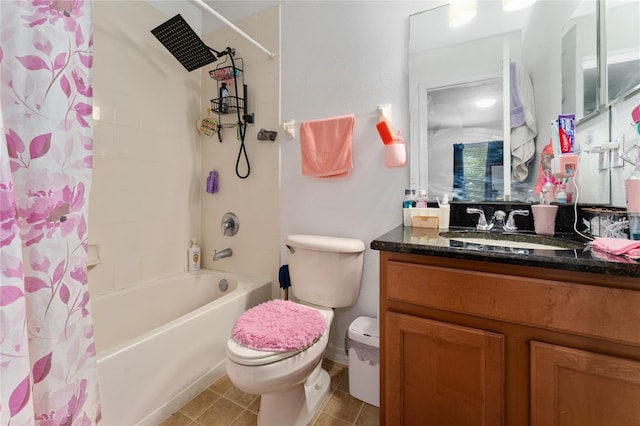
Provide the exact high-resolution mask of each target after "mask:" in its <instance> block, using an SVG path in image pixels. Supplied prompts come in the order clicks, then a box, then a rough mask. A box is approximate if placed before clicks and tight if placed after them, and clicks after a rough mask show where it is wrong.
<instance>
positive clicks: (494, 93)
mask: <svg viewBox="0 0 640 426" xmlns="http://www.w3.org/2000/svg"><path fill="white" fill-rule="evenodd" d="M502 84H503V82H502V78H493V79H488V80H481V81H476V82H470V83H464V84H457V85H451V86H446V87H438V88H430V89H427V90H426V98H427V102H426V103H427V108H426V113H427V117H426V124H427V143H428V145H429V150H428V151H427V155H428V164H429V168H428V182H429V190H430V191H431V192H433V193H435V194H451V195H452V197H453V200H474V201H478V200H497V199H500V198H502V197H503V196H504V179H503V104H502V102H501V100H502Z"/></svg>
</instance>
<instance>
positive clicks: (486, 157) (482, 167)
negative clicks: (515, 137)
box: [453, 141, 504, 202]
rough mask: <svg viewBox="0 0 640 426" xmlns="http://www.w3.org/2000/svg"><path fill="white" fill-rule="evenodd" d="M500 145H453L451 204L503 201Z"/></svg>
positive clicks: (494, 142) (488, 143)
mask: <svg viewBox="0 0 640 426" xmlns="http://www.w3.org/2000/svg"><path fill="white" fill-rule="evenodd" d="M503 152H504V141H490V142H478V143H467V144H464V143H457V144H454V145H453V200H454V201H458V200H460V201H474V202H475V201H484V200H499V199H501V198H503V197H504V190H503V188H504V165H503V163H504V161H503V160H504V158H503Z"/></svg>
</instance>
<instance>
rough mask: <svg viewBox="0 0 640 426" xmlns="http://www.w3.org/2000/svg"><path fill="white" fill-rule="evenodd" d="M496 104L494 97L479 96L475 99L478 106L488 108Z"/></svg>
mask: <svg viewBox="0 0 640 426" xmlns="http://www.w3.org/2000/svg"><path fill="white" fill-rule="evenodd" d="M495 104H496V98H480V99H478V100H477V101H476V106H477V107H478V108H489V107H492V106H494V105H495Z"/></svg>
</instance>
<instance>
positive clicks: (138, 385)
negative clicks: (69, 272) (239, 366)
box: [91, 270, 271, 426]
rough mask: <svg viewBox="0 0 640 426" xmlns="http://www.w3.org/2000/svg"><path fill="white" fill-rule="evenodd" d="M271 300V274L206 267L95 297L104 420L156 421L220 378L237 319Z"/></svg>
mask: <svg viewBox="0 0 640 426" xmlns="http://www.w3.org/2000/svg"><path fill="white" fill-rule="evenodd" d="M222 279H226V280H227V282H228V283H229V288H228V290H227V291H226V292H222V291H220V290H219V289H218V284H219V282H220V280H222ZM270 298H271V283H270V281H269V280H265V279H262V280H261V279H255V278H244V277H240V276H237V275H233V274H229V273H224V272H216V271H210V270H202V271H199V272H197V273H195V274H189V273H181V274H178V275H174V276H171V277H168V278H164V279H161V280H157V281H151V282H148V283H144V284H141V285H138V286H135V287H132V288H129V289H125V290H121V291H117V292H115V293H109V294H107V295H104V296H98V297H96V298H94V299H93V300H92V303H91V305H92V311H93V321H94V337H95V341H96V349H97V356H98V379H99V389H100V402H101V405H102V416H103V425H104V426H132V425H138V424H144V425H154V424H159V423H160V422H161V421H162V420H164V419H166V418H167V417H169V416H170V415H171V413H173V412H174V411H176V410H178V409H179V408H180V407H182V406H183V405H185V404H186V403H187V402H189V401H190V400H191V399H192V398H193V397H195V396H196V395H198V394H199V393H200V392H202V391H203V390H204V389H206V388H207V386H209V385H210V384H211V383H212V382H213V381H215V380H216V379H217V378H219V377H222V376H223V375H224V372H225V371H224V360H225V356H226V354H225V347H226V340H227V337H228V336H229V334H230V333H231V328H232V327H233V323H234V322H235V319H236V318H237V317H238V316H239V315H240V314H242V313H243V312H244V311H246V310H247V309H249V308H250V307H252V306H255V305H257V304H259V303H261V302H264V301H266V300H269V299H270Z"/></svg>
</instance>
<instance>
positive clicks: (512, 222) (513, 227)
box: [504, 209, 529, 232]
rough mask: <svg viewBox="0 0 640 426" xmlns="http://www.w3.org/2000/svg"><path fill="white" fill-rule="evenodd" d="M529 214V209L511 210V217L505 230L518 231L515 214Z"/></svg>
mask: <svg viewBox="0 0 640 426" xmlns="http://www.w3.org/2000/svg"><path fill="white" fill-rule="evenodd" d="M516 215H518V216H529V210H524V209H522V210H511V211H510V212H509V218H508V219H507V224H506V225H505V226H504V230H505V231H508V232H516V231H517V230H518V227H517V226H516V221H515V219H514V216H516Z"/></svg>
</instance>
